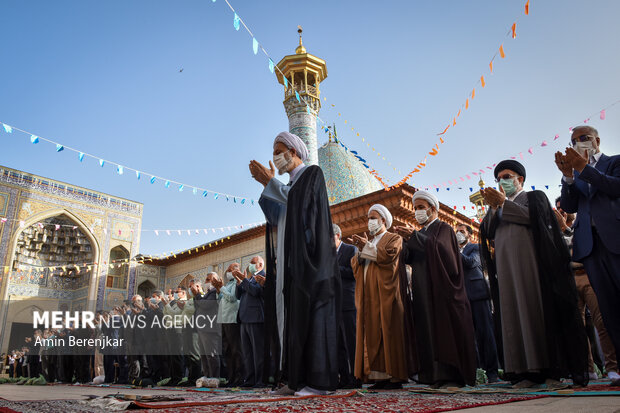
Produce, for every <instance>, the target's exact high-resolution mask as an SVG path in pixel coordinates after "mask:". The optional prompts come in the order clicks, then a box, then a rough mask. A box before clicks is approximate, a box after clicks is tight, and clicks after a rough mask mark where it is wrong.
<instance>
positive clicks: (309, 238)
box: [265, 166, 341, 390]
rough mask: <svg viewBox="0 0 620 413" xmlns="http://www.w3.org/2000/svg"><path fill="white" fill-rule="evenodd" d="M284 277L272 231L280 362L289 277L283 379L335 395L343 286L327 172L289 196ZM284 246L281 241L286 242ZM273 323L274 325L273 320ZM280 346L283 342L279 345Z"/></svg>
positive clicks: (270, 277) (271, 296)
mask: <svg viewBox="0 0 620 413" xmlns="http://www.w3.org/2000/svg"><path fill="white" fill-rule="evenodd" d="M286 208H287V213H286V227H285V236H284V238H285V239H284V258H285V264H284V274H282V275H280V274H276V273H275V272H276V263H275V257H276V243H275V242H273V240H274V235H275V231H273V227H272V226H271V225H268V226H267V246H266V247H267V259H268V261H267V268H268V272H267V279H266V282H265V305H266V309H265V316H266V320H265V323H266V328H267V334H266V336H267V337H268V338H267V340H268V341H269V342H270V343H271V344H273V345H272V350H271V351H270V353H271V356H272V357H274V354H275V353H276V351H275V349H273V347H274V345H275V343H274V340H273V338H271V339H270V338H269V337H273V336H274V334H275V336H277V323H276V320H275V287H276V282H275V281H276V277H279V276H283V277H284V289H283V292H284V336H283V343H282V351H283V364H282V370H283V371H282V375H283V378H284V380H285V381H287V382H288V386H289V387H290V388H291V389H293V390H299V389H301V388H303V387H304V386H310V387H312V388H315V389H318V390H335V389H336V387H337V386H338V326H339V321H340V307H341V303H340V300H341V283H340V275H339V270H338V262H337V255H336V246H335V244H334V233H333V226H332V220H331V213H330V209H329V202H328V198H327V189H326V187H325V178H324V177H323V171H322V170H321V168H319V167H318V166H309V167H307V168H306V169H305V170H304V171H303V172H302V173H301V176H300V177H299V178H297V180H296V181H295V185H293V186H292V187H291V189H290V191H289V193H288V201H287V204H286ZM280 241H281V240H278V242H280ZM267 318H269V319H267ZM276 341H277V340H276Z"/></svg>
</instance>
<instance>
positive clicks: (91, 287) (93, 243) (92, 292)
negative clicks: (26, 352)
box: [2, 208, 100, 301]
mask: <svg viewBox="0 0 620 413" xmlns="http://www.w3.org/2000/svg"><path fill="white" fill-rule="evenodd" d="M53 219H58V220H66V221H69V222H70V223H71V225H72V227H74V228H71V229H73V230H78V232H79V233H80V235H83V238H84V241H83V244H78V246H81V245H83V246H90V250H89V251H88V252H89V253H90V255H88V256H89V257H90V258H88V262H89V263H90V264H93V266H92V267H91V270H88V272H89V277H90V279H89V281H88V297H89V300H90V301H92V300H94V297H95V296H96V290H97V282H96V280H97V274H98V271H97V266H96V265H97V264H98V262H99V255H100V245H99V242H98V241H97V238H96V237H95V236H94V234H93V233H92V232H91V230H90V229H89V228H88V226H87V225H86V223H85V222H84V221H82V219H81V218H79V217H78V216H76V215H75V214H73V213H72V212H71V211H69V210H67V209H64V208H54V209H50V210H47V211H44V212H41V213H39V214H35V215H33V216H31V217H29V218H28V219H26V220H24V221H23V222H24V224H23V225H22V226H20V228H18V229H17V230H16V231H15V233H14V234H13V235H12V237H11V242H10V251H11V253H10V261H8V264H10V265H11V270H13V269H14V267H15V265H16V264H15V263H16V258H17V257H18V255H19V252H18V243H19V242H20V238H23V237H24V235H25V232H24V231H28V230H31V229H32V228H33V227H38V228H40V227H39V225H38V224H40V223H41V224H43V223H45V226H47V225H48V224H49V222H46V221H51V220H53ZM45 226H44V227H45ZM80 238H82V237H80ZM72 247H73V246H72ZM62 264H63V262H60V263H59V265H62ZM65 264H69V266H70V267H71V268H67V272H68V273H71V272H72V271H73V272H72V274H73V275H75V272H76V270H77V269H76V268H75V266H72V265H71V264H79V263H77V262H74V263H65ZM51 265H53V264H50V266H51ZM85 270H87V268H80V271H81V272H84V271H85ZM9 284H10V281H9V283H6V285H5V290H4V291H3V293H2V297H3V299H5V300H6V296H7V294H8V287H9Z"/></svg>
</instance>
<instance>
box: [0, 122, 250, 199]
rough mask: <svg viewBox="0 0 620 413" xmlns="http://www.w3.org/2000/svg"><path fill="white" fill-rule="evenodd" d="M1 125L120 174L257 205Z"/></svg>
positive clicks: (168, 186) (6, 129)
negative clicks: (95, 162)
mask: <svg viewBox="0 0 620 413" xmlns="http://www.w3.org/2000/svg"><path fill="white" fill-rule="evenodd" d="M0 125H2V127H3V129H4V131H5V132H6V133H7V134H12V133H13V132H14V131H18V132H21V133H22V134H24V135H26V136H29V137H30V142H31V143H32V144H33V145H36V144H38V143H39V142H41V141H44V142H47V143H50V144H52V145H54V146H55V148H56V152H62V151H65V150H66V151H70V152H74V153H76V154H77V159H78V161H79V162H83V161H84V159H85V158H92V159H95V160H97V161H98V163H99V166H100V167H102V168H103V167H104V166H105V165H110V166H112V167H113V168H114V169H115V170H116V173H117V174H118V175H123V174H125V172H133V173H134V174H135V177H136V179H137V180H140V179H141V178H144V179H145V180H148V181H149V182H150V183H151V184H155V183H159V184H161V183H163V185H164V187H165V188H170V187H174V188H177V189H178V191H179V192H183V191H187V192H190V191H191V192H192V194H193V195H196V196H201V197H203V198H207V197H210V196H212V197H213V199H221V200H226V201H227V202H230V201H232V202H233V203H234V204H239V205H245V204H247V205H255V203H256V201H254V200H253V199H250V198H247V197H243V196H239V195H231V194H227V193H224V192H219V191H214V190H211V189H206V188H201V187H198V186H193V185H189V184H185V183H182V182H178V181H175V180H173V179H169V178H164V177H161V176H158V175H155V174H152V173H149V172H144V171H140V170H138V169H135V168H131V167H128V166H125V165H122V164H119V163H117V162H112V161H109V160H107V159H103V158H101V157H99V156H96V155H91V154H89V153H87V152H84V151H81V150H79V149H75V148H72V147H70V146H66V145H64V144H62V143H59V142H56V141H53V140H51V139H47V138H44V137H42V136H40V135H36V134H34V133H31V132H28V131H26V130H23V129H20V128H18V127H15V126H11V125H9V124H7V123H4V122H0Z"/></svg>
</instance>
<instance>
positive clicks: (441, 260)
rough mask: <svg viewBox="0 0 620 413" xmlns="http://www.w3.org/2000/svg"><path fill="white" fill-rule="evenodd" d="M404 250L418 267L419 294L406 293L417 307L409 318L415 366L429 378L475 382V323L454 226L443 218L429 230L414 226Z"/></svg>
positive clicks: (416, 288) (408, 304) (408, 336)
mask: <svg viewBox="0 0 620 413" xmlns="http://www.w3.org/2000/svg"><path fill="white" fill-rule="evenodd" d="M401 254H402V255H401V261H402V262H403V263H405V264H409V265H411V266H412V268H413V276H412V283H413V287H412V289H413V294H407V295H406V296H404V297H403V300H405V301H407V302H406V303H404V306H405V309H406V311H407V312H413V316H412V317H411V316H410V315H411V313H410V314H406V319H405V327H406V328H405V332H406V345H407V347H408V349H409V352H410V353H411V354H412V355H413V357H415V358H416V359H412V358H413V357H411V358H410V359H409V360H408V364H409V368H410V372H411V370H413V371H414V372H417V373H418V374H419V380H420V381H421V382H425V383H434V382H441V381H456V382H461V383H465V384H468V385H474V384H475V381H476V350H475V338H474V325H473V321H472V316H471V309H470V306H469V300H468V298H467V293H466V291H465V285H464V279H465V276H464V271H463V263H462V261H461V257H460V254H459V249H458V244H457V241H456V236H455V234H454V231H453V230H452V227H451V226H450V225H448V224H446V223H445V222H442V221H440V220H437V221H435V222H434V223H432V224H431V225H430V226H429V227H428V228H427V230H426V231H416V232H414V233H413V235H412V236H411V237H410V238H409V240H408V241H406V242H405V243H404V245H403V251H402V253H401ZM401 274H402V271H401ZM403 277H404V276H403V275H401V280H403ZM416 280H417V283H416ZM416 296H417V299H418V300H419V301H418V302H416ZM415 309H418V311H417V312H416V311H415ZM416 320H418V323H416Z"/></svg>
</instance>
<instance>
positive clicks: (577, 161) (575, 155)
mask: <svg viewBox="0 0 620 413" xmlns="http://www.w3.org/2000/svg"><path fill="white" fill-rule="evenodd" d="M587 156H588V155H587V152H586V156H583V155H581V154H579V152H577V151H576V150H574V149H573V148H566V159H567V161H568V162H569V163H570V165H571V168H573V169H574V170H576V171H577V172H581V171H583V168H585V167H586V165H587V164H588V158H587ZM571 176H572V175H571Z"/></svg>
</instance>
